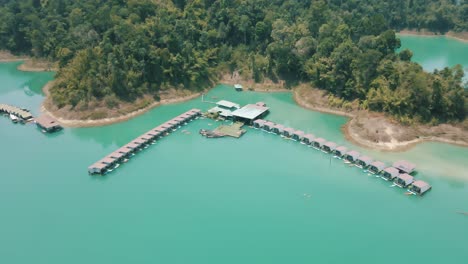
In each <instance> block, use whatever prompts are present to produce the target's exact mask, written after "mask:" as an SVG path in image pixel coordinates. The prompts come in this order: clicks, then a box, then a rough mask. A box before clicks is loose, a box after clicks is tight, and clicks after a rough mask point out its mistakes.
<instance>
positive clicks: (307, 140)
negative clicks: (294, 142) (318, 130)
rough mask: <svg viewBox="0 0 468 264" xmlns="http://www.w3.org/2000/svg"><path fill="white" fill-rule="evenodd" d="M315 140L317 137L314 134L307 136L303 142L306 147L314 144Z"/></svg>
mask: <svg viewBox="0 0 468 264" xmlns="http://www.w3.org/2000/svg"><path fill="white" fill-rule="evenodd" d="M314 139H315V136H314V135H312V134H307V135H305V136H304V137H303V138H302V142H304V143H305V144H306V145H310V144H312V142H313V141H314Z"/></svg>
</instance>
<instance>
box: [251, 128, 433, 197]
mask: <svg viewBox="0 0 468 264" xmlns="http://www.w3.org/2000/svg"><path fill="white" fill-rule="evenodd" d="M253 127H254V128H255V129H262V130H263V131H265V132H268V133H270V134H277V135H281V136H282V137H285V138H290V139H291V140H294V141H299V142H301V144H304V145H307V146H309V147H312V148H314V149H317V150H320V151H322V152H325V153H328V154H331V155H333V156H334V157H336V158H339V159H343V161H344V162H345V163H348V164H350V165H351V166H352V165H354V166H356V167H359V168H362V169H363V170H364V171H365V172H369V173H372V174H374V175H376V176H377V177H380V178H382V179H384V180H386V181H392V182H394V184H395V185H396V186H399V187H402V188H406V187H408V188H409V189H408V191H409V192H410V193H411V194H415V195H423V194H424V193H426V192H427V191H429V190H431V188H432V187H431V186H430V185H429V184H428V183H426V182H424V181H420V180H413V176H410V175H409V174H412V173H413V172H415V171H416V166H415V165H414V164H412V163H410V162H408V161H404V160H400V161H397V162H395V163H393V165H392V166H386V165H385V164H384V163H383V162H381V161H374V159H373V158H371V157H369V156H361V154H360V153H359V152H357V151H355V150H348V149H347V148H346V147H344V146H338V145H337V144H336V143H334V142H331V141H327V140H326V139H324V138H319V137H315V136H314V135H312V134H305V133H304V132H303V131H300V130H295V129H293V128H289V127H288V128H286V127H285V126H283V125H280V124H276V123H274V122H271V121H267V120H263V119H257V120H255V121H253ZM369 175H370V174H369Z"/></svg>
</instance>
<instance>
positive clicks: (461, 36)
mask: <svg viewBox="0 0 468 264" xmlns="http://www.w3.org/2000/svg"><path fill="white" fill-rule="evenodd" d="M396 34H398V35H402V36H418V37H447V38H450V39H453V40H457V41H460V42H463V43H468V32H461V33H457V32H453V31H449V32H447V33H445V34H438V33H434V32H431V31H427V30H421V31H418V30H410V29H403V30H401V31H399V32H396Z"/></svg>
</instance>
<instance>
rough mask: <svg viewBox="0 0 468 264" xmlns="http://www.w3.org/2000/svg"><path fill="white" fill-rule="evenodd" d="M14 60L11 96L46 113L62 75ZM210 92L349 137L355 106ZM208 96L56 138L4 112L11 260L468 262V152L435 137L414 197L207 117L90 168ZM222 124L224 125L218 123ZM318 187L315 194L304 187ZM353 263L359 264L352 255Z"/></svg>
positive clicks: (1, 134) (8, 84) (0, 130)
mask: <svg viewBox="0 0 468 264" xmlns="http://www.w3.org/2000/svg"><path fill="white" fill-rule="evenodd" d="M16 66H17V63H8V64H0V80H1V83H0V99H1V100H0V101H1V102H2V103H11V104H16V105H21V106H27V107H29V108H31V110H32V111H33V113H35V114H37V113H39V108H40V103H41V100H42V96H43V95H42V93H41V91H40V88H41V87H42V85H44V84H45V82H46V81H48V80H50V79H51V78H52V75H51V74H50V73H22V72H18V71H16V70H15V67H16ZM207 98H210V99H211V100H217V99H218V98H219V99H221V98H223V99H227V100H232V101H235V102H238V103H240V104H246V103H250V102H257V101H263V102H266V103H267V104H268V105H269V106H270V107H271V114H270V115H269V117H268V118H269V119H271V120H273V121H276V122H278V123H283V124H285V125H289V126H292V127H295V128H297V129H302V130H304V131H307V132H312V133H314V134H316V135H320V136H323V137H325V138H327V139H329V140H333V141H336V142H339V143H341V144H345V145H347V146H349V147H353V146H352V145H351V144H350V143H348V142H346V141H345V139H344V137H343V134H342V133H341V131H340V127H341V126H342V125H343V124H344V123H345V122H346V119H345V118H343V117H338V116H333V115H326V114H321V113H316V112H310V111H307V110H304V109H301V108H300V107H298V106H296V105H295V103H294V102H293V100H292V97H291V94H289V93H275V94H263V93H253V92H242V93H237V92H235V91H233V89H232V87H228V86H218V87H217V88H216V89H213V90H212V91H210V93H209V94H208V95H207ZM210 106H211V105H209V104H207V103H202V102H201V100H200V99H195V100H192V101H190V102H186V103H182V104H176V105H169V106H162V107H159V108H157V109H154V110H152V111H150V112H148V113H147V114H144V115H142V116H140V117H138V118H135V119H133V120H130V121H128V122H125V123H121V124H115V125H111V126H105V127H98V128H80V129H78V128H77V129H65V130H63V131H62V132H59V133H57V134H53V135H44V134H42V133H41V132H40V131H39V130H38V129H36V128H35V127H34V126H33V125H14V124H12V123H11V122H10V121H9V120H8V119H7V118H5V117H1V118H0V146H1V149H2V152H1V154H0V175H1V176H0V180H1V184H0V212H1V215H0V216H1V217H0V263H9V264H15V263H21V264H22V263H28V264H29V263H47V264H55V263H60V264H62V263H70V264H71V263H77V264H82V263H183V264H186V263H204V264H205V263H233V264H234V263H235V264H238V263H281V264H283V263H311V261H315V262H317V263H441V262H443V263H459V262H460V261H461V260H464V259H467V258H468V251H467V250H466V249H467V245H468V216H463V215H461V214H457V213H456V211H468V186H467V183H468V175H467V172H466V170H467V165H466V164H467V156H468V149H466V148H461V147H456V146H451V145H446V144H439V143H427V144H421V145H419V146H418V147H416V148H413V149H411V150H410V151H407V152H404V153H391V154H389V153H380V152H374V151H367V150H362V149H360V148H358V147H354V148H356V149H358V150H361V151H363V152H366V153H368V154H370V155H373V156H374V157H376V158H379V159H381V160H383V161H385V162H387V163H390V162H392V161H394V160H396V159H400V158H406V159H409V160H411V161H413V162H414V163H416V164H417V165H418V168H419V174H418V177H419V178H421V179H424V180H427V181H429V182H430V183H431V184H432V185H433V190H432V191H431V192H430V193H428V195H426V196H425V197H423V198H420V197H414V196H412V197H408V196H406V195H404V191H403V190H401V189H399V188H390V187H389V186H390V183H388V182H385V181H383V180H381V179H377V178H375V177H369V176H367V174H365V173H363V172H362V171H361V170H359V169H357V168H355V167H348V166H346V165H345V164H343V163H342V162H341V161H338V160H335V159H330V158H329V156H327V155H325V154H323V153H321V152H318V151H315V150H313V149H310V148H307V147H305V146H304V145H301V144H298V143H297V142H293V141H288V140H284V139H281V138H280V137H278V136H273V135H271V134H266V133H264V132H261V131H259V130H253V129H248V132H247V133H246V134H245V135H244V136H243V137H242V138H241V139H239V140H236V139H230V138H223V139H206V138H202V137H201V136H200V135H198V130H199V129H200V128H211V127H214V126H215V125H217V124H218V123H216V122H213V121H211V120H198V121H195V122H192V123H190V124H189V125H188V126H185V127H184V129H187V130H188V131H190V132H191V134H190V135H186V134H184V133H181V131H180V130H179V131H177V132H175V133H173V134H172V135H171V136H169V137H166V138H164V139H163V140H161V141H160V142H158V143H157V144H156V145H153V146H152V147H150V148H148V149H146V150H144V151H143V152H141V153H140V154H138V155H137V156H135V157H134V158H133V159H132V160H131V161H130V162H129V163H127V164H125V165H123V166H121V167H120V168H119V169H118V170H116V171H114V172H113V173H111V174H109V175H107V176H105V177H91V176H88V174H87V167H88V166H89V165H90V164H92V163H93V162H95V161H96V160H98V159H100V158H101V157H103V156H104V155H106V154H108V153H110V152H111V151H113V150H115V149H116V148H117V147H120V146H122V145H124V144H126V143H127V142H128V141H130V140H131V139H133V138H134V137H136V136H138V135H140V134H141V133H143V132H145V131H147V130H148V129H150V128H152V127H154V126H156V125H158V124H160V123H162V122H164V121H166V120H168V119H170V118H172V117H174V116H176V115H178V114H180V113H182V112H185V111H187V110H188V109H190V108H192V107H199V108H201V109H207V108H209V107H210ZM210 124H211V125H210ZM304 194H306V196H304ZM351 260H352V261H351Z"/></svg>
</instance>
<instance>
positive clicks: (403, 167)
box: [393, 160, 416, 174]
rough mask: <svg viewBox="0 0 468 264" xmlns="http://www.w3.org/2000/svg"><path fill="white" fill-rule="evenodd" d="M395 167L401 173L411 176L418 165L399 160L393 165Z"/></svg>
mask: <svg viewBox="0 0 468 264" xmlns="http://www.w3.org/2000/svg"><path fill="white" fill-rule="evenodd" d="M393 167H394V168H396V169H398V171H399V172H400V173H408V174H411V173H413V172H414V171H415V169H416V165H414V164H413V163H411V162H408V161H406V160H399V161H396V162H395V163H393Z"/></svg>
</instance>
